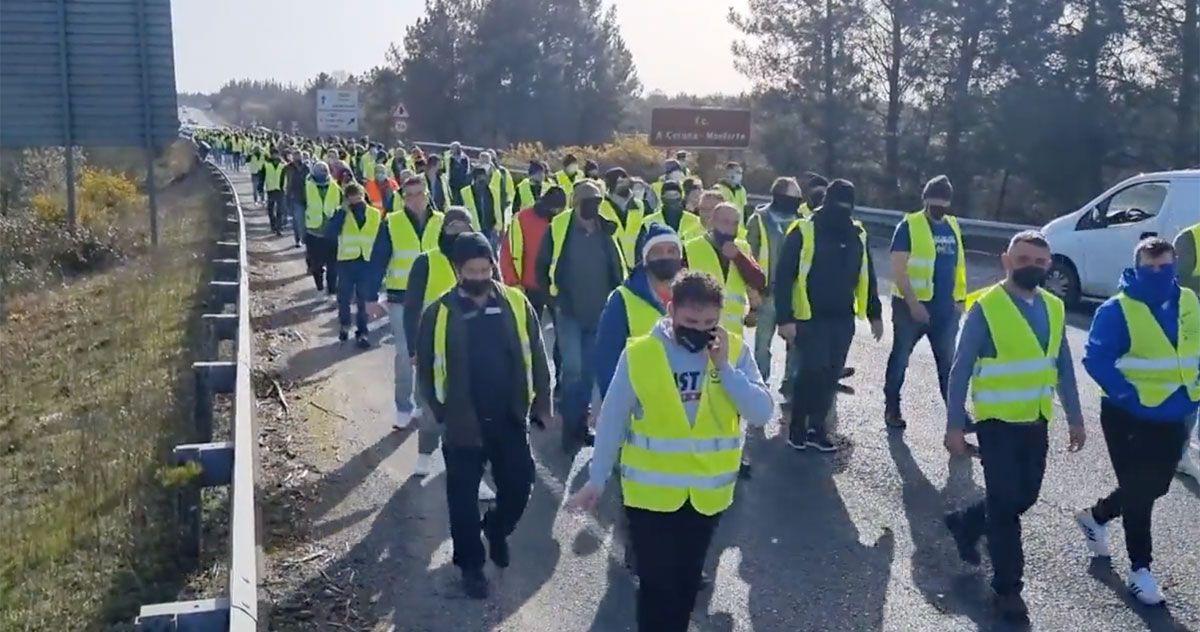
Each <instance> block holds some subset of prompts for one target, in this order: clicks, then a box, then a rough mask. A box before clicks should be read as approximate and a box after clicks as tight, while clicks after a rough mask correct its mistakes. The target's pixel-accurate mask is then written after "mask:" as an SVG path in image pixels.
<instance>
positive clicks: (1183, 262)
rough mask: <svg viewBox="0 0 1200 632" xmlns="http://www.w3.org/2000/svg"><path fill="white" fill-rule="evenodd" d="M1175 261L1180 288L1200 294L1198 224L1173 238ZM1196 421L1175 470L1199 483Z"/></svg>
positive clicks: (1190, 426) (1199, 439) (1198, 418)
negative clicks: (1193, 452)
mask: <svg viewBox="0 0 1200 632" xmlns="http://www.w3.org/2000/svg"><path fill="white" fill-rule="evenodd" d="M1175 259H1176V266H1175V270H1176V272H1177V273H1178V274H1179V285H1180V287H1185V288H1187V289H1189V290H1191V291H1193V292H1195V293H1196V294H1200V223H1197V224H1193V225H1191V226H1188V227H1187V228H1184V229H1183V230H1181V231H1179V234H1178V235H1176V236H1175ZM1198 421H1200V413H1197V414H1196V415H1193V416H1192V418H1191V420H1190V421H1189V423H1188V440H1187V441H1186V442H1185V443H1184V444H1183V458H1181V459H1179V465H1178V466H1177V467H1176V469H1177V470H1178V471H1179V473H1181V474H1186V475H1187V476H1190V477H1192V478H1193V479H1195V480H1197V481H1200V464H1198V463H1197V462H1196V459H1195V457H1193V456H1192V449H1191V446H1190V445H1188V444H1191V443H1193V437H1196V438H1197V441H1196V444H1197V445H1200V437H1197V432H1196V426H1197V425H1198V424H1197V422H1198Z"/></svg>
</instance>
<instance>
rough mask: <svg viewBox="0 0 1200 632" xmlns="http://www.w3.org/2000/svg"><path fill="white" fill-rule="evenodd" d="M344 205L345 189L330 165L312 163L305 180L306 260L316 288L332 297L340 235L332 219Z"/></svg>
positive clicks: (335, 294)
mask: <svg viewBox="0 0 1200 632" xmlns="http://www.w3.org/2000/svg"><path fill="white" fill-rule="evenodd" d="M341 207H342V189H341V187H339V186H338V184H337V183H336V182H334V181H333V178H332V177H330V175H329V165H327V164H325V163H324V162H316V163H313V166H312V170H311V172H310V173H309V176H308V180H307V181H306V182H305V183H304V261H305V263H306V264H307V267H308V273H309V274H311V275H312V277H313V282H314V283H315V284H316V286H317V291H318V292H320V291H322V290H324V291H325V292H326V294H327V295H328V296H330V297H336V296H337V236H336V235H333V234H332V233H330V232H329V220H331V219H332V218H333V215H334V213H336V212H337V210H338V209H339V208H341ZM335 300H336V299H335Z"/></svg>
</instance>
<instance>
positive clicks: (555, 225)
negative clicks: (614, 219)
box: [550, 210, 627, 296]
mask: <svg viewBox="0 0 1200 632" xmlns="http://www.w3.org/2000/svg"><path fill="white" fill-rule="evenodd" d="M574 213H575V212H574V211H571V210H566V211H563V212H561V213H559V214H558V215H555V216H554V219H552V220H550V239H551V240H552V243H551V244H550V246H551V248H550V296H558V281H557V280H556V279H555V277H556V276H557V275H558V258H559V257H561V256H562V249H563V242H565V241H566V240H567V228H568V227H569V226H570V225H571V217H572V216H573V215H574ZM612 241H613V247H614V248H616V249H617V264H618V265H620V266H621V276H622V277H623V276H624V275H625V274H626V273H627V266H626V264H625V255H624V253H623V252H622V250H621V242H619V241H617V236H616V235H613V236H612Z"/></svg>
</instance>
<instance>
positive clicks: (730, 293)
mask: <svg viewBox="0 0 1200 632" xmlns="http://www.w3.org/2000/svg"><path fill="white" fill-rule="evenodd" d="M734 243H735V244H737V246H738V248H742V249H743V251H744V252H749V251H750V245H749V244H747V243H746V242H744V241H742V240H740V239H735V240H734ZM683 249H684V251H685V252H686V253H687V262H688V267H690V268H691V269H693V270H700V271H703V272H707V273H709V274H711V275H713V277H714V278H716V279H717V280H718V281H721V285H722V286H723V287H724V288H725V300H724V301H723V306H722V308H721V324H722V325H724V327H725V329H726V330H727V331H729V332H730V333H736V334H740V333H742V328H743V324H742V319H743V318H745V316H746V307H747V306H748V305H749V300H748V299H747V298H746V282H745V281H744V280H743V279H742V273H741V272H739V271H738V269H737V266H736V265H734V264H733V262H732V261H730V262H729V273H728V274H724V273H722V271H721V259H720V255H719V254H718V253H717V249H716V248H714V247H713V245H712V244H711V243H710V242H709V241H708V237H707V236H704V237H696V238H694V239H691V240H689V241H688V242H686V243H684V244H683Z"/></svg>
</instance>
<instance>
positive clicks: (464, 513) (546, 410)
mask: <svg viewBox="0 0 1200 632" xmlns="http://www.w3.org/2000/svg"><path fill="white" fill-rule="evenodd" d="M451 262H452V264H453V266H454V269H455V273H456V275H457V278H458V283H457V285H456V286H455V288H454V289H452V290H451V291H449V292H446V293H444V294H442V295H441V296H440V297H439V298H437V299H436V300H434V302H433V303H432V304H431V305H430V306H429V307H428V308H427V309H426V310H425V313H424V314H423V315H422V317H421V322H420V327H419V331H418V333H417V356H416V358H417V384H418V388H419V393H420V398H421V400H422V401H423V402H425V403H426V405H427V406H429V410H430V413H432V414H433V417H434V419H436V420H437V422H438V423H439V424H440V425H441V426H442V427H443V428H444V429H445V434H444V437H443V442H444V445H443V446H442V454H443V456H444V457H445V461H446V499H447V504H448V506H449V513H450V538H451V540H452V541H453V556H452V559H453V560H454V564H455V566H458V567H459V569H460V570H461V571H462V578H463V587H464V589H465V590H466V593H467V595H468V596H469V597H471V598H473V599H484V598H486V597H487V595H488V580H487V578H486V577H485V576H484V574H483V566H484V563H485V559H484V546H483V542H481V541H480V535H481V532H482V535H483V536H484V537H485V538H486V539H487V543H488V546H487V554H488V557H490V558H491V560H492V562H493V563H494V564H495V565H496V566H497V567H499V568H505V567H507V566H508V565H509V562H510V559H509V550H508V536H509V535H510V534H512V532H513V530H514V529H515V528H516V526H517V522H518V521H519V520H520V519H521V514H522V513H524V511H525V506H526V504H527V503H528V502H529V493H530V490H531V489H532V487H533V478H534V466H533V457H532V455H531V453H530V449H529V436H528V433H529V425H528V424H529V420H530V417H531V416H532V418H533V421H534V423H535V425H538V426H539V427H544V425H545V422H546V421H548V420H549V419H550V416H551V413H552V410H551V406H552V405H551V394H550V371H549V367H548V365H547V361H546V353H545V349H544V347H543V345H542V329H541V325H540V323H539V322H538V317H537V314H535V313H534V312H533V308H532V307H531V306H530V305H529V301H528V300H526V299H525V294H524V293H523V292H521V290H520V289H518V288H513V287H508V286H506V285H503V284H501V283H500V282H499V281H497V280H495V277H496V260H495V255H494V254H493V252H492V247H491V244H489V243H488V241H487V238H486V237H484V236H483V235H481V234H479V233H464V234H461V235H459V236H458V237H457V238H456V239H455V241H454V246H453V256H452V257H451ZM487 464H490V465H491V471H492V478H493V480H494V481H495V483H496V490H497V493H496V505H495V507H494V508H492V509H491V510H489V511H488V512H487V513H486V514H485V515H484V516H483V519H482V520H480V517H479V501H478V498H477V495H478V490H479V484H480V481H481V479H482V476H483V469H484V466H485V465H487Z"/></svg>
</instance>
